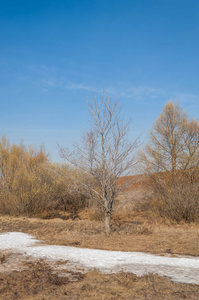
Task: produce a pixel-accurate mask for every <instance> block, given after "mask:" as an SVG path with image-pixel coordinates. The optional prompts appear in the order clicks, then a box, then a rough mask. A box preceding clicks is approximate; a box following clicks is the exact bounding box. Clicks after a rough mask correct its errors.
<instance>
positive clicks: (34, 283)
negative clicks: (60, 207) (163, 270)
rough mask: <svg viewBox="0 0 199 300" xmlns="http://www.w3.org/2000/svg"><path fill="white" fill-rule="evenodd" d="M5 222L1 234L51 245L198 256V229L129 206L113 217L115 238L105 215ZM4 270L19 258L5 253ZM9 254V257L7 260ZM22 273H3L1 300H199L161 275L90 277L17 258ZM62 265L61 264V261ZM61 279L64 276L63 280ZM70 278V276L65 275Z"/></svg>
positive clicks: (198, 294)
mask: <svg viewBox="0 0 199 300" xmlns="http://www.w3.org/2000/svg"><path fill="white" fill-rule="evenodd" d="M43 217H45V218H48V219H44V218H26V217H10V216H1V217H0V233H3V232H8V231H18V232H24V233H29V234H32V235H34V236H35V237H36V238H37V239H40V240H42V241H44V242H46V243H47V244H56V245H71V246H80V247H89V248H95V249H106V250H122V251H143V252H148V253H155V254H159V255H164V254H165V253H169V254H171V255H172V256H177V255H179V254H180V255H193V256H199V225H197V224H190V225H187V224H181V225H172V224H165V222H162V220H161V219H157V217H155V216H154V215H153V214H152V213H150V214H149V213H143V212H142V213H141V212H140V213H138V212H135V211H134V210H130V209H129V208H128V207H124V208H123V209H121V210H118V211H117V213H115V214H114V215H113V219H112V229H113V232H112V235H110V236H106V235H105V233H104V224H103V221H101V220H100V216H99V215H98V214H97V213H96V212H95V211H93V210H92V209H90V210H87V211H84V212H81V213H79V215H78V216H77V217H76V218H75V219H74V220H72V219H71V218H69V215H67V214H61V213H60V214H57V215H54V217H56V218H52V219H49V217H50V216H49V215H43ZM0 255H1V258H2V259H1V261H2V265H5V266H6V264H7V263H9V259H10V261H11V259H12V260H14V259H15V257H14V256H13V254H11V255H10V256H9V255H8V254H7V253H5V254H3V253H1V254H0ZM3 255H4V256H3ZM18 259H19V260H20V264H19V265H20V266H21V268H19V269H18V270H15V271H11V270H10V271H9V272H8V271H7V272H1V273H0V299H2V300H4V299H24V300H25V299H27V300H28V299H199V286H198V285H190V284H182V283H174V282H171V281H169V279H167V278H163V277H159V276H157V275H152V274H149V275H145V276H143V277H137V276H136V275H133V274H130V273H119V274H109V275H105V274H101V273H98V272H96V271H92V272H88V273H86V274H84V273H82V272H78V271H74V272H72V271H68V272H67V271H65V274H61V273H59V272H57V271H56V268H55V266H53V265H48V263H47V262H44V261H41V260H39V261H36V260H31V259H30V258H29V259H24V258H23V257H21V258H18ZM57 264H58V265H59V262H57ZM60 275H61V276H60ZM66 275H67V276H66Z"/></svg>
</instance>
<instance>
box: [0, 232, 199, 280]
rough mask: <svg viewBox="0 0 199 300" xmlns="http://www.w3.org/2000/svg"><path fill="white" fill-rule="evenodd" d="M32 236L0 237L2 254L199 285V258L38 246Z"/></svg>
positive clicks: (15, 234)
mask: <svg viewBox="0 0 199 300" xmlns="http://www.w3.org/2000/svg"><path fill="white" fill-rule="evenodd" d="M37 242H39V241H38V240H36V239H35V238H34V237H33V236H31V235H28V234H24V233H19V232H8V233H4V234H0V250H6V249H12V250H15V251H17V252H18V253H23V254H24V255H30V256H33V257H35V258H43V259H49V260H65V261H67V266H73V267H74V266H76V267H78V268H83V269H85V270H91V269H97V270H99V271H100V272H103V273H116V272H122V271H123V272H131V273H134V274H136V275H138V276H141V275H144V274H147V273H156V274H159V275H160V276H167V277H169V278H170V279H172V280H174V281H178V282H185V283H193V284H199V258H198V257H194V258H186V257H178V258H176V257H175V258H173V257H166V256H158V255H152V254H147V253H141V252H122V251H106V250H96V249H85V248H75V247H69V246H53V245H52V246H50V245H43V246H40V245H38V246H37V245H36V243H37Z"/></svg>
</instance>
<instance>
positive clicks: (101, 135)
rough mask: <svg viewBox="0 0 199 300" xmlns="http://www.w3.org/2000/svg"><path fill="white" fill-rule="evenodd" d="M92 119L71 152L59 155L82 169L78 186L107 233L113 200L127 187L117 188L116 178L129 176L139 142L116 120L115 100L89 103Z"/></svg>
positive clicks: (94, 100)
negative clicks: (95, 207) (101, 212)
mask: <svg viewBox="0 0 199 300" xmlns="http://www.w3.org/2000/svg"><path fill="white" fill-rule="evenodd" d="M88 108H89V112H90V116H91V118H92V126H91V130H89V131H87V132H86V133H85V134H84V135H83V138H82V141H81V142H80V143H79V144H76V145H74V149H73V151H72V152H71V151H69V150H68V149H64V148H63V147H60V152H61V156H62V157H63V158H64V159H66V160H67V161H68V162H70V163H71V164H72V165H73V166H75V167H77V168H79V169H82V170H83V174H84V175H83V176H82V179H81V184H82V185H83V186H84V187H85V188H86V189H87V191H88V192H89V194H90V197H91V198H92V199H93V200H94V201H96V202H97V203H98V204H99V206H100V207H101V209H103V210H104V212H105V228H106V233H107V234H110V232H111V227H110V219H111V214H112V212H113V210H114V209H113V203H114V200H115V199H116V197H117V196H118V195H119V194H120V193H121V192H124V190H125V188H126V185H127V184H128V183H129V182H128V181H126V182H125V184H123V185H118V184H117V181H118V178H119V177H120V176H122V175H128V174H132V171H133V167H134V165H135V157H134V155H133V154H134V150H135V149H136V147H137V145H138V139H137V140H135V141H134V142H129V141H128V139H127V136H128V131H129V123H125V122H124V121H123V120H122V119H121V118H120V117H119V108H118V103H117V101H111V99H110V98H109V97H108V96H107V95H105V96H102V98H101V99H97V98H94V99H93V101H90V102H88Z"/></svg>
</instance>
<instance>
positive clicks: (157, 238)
mask: <svg viewBox="0 0 199 300" xmlns="http://www.w3.org/2000/svg"><path fill="white" fill-rule="evenodd" d="M95 217H96V216H95V213H94V212H93V211H92V210H91V211H87V212H84V213H82V214H80V216H79V218H77V219H75V220H71V219H69V220H62V219H60V218H59V219H58V218H56V219H50V220H43V219H38V218H26V217H18V218H15V217H10V216H2V217H0V233H2V232H8V231H19V232H25V233H29V234H33V235H34V236H35V237H36V238H37V239H39V240H43V241H45V242H46V243H48V244H55V245H78V246H81V247H86V248H95V249H106V250H121V251H143V252H149V253H156V254H163V253H171V254H181V255H185V254H187V255H196V256H199V246H198V245H199V225H196V224H190V225H187V224H181V225H171V224H168V225H165V224H162V223H161V220H156V221H154V220H155V219H154V216H153V215H152V214H151V215H149V214H148V215H146V214H145V213H135V212H131V213H129V214H128V213H127V212H125V211H122V210H121V211H120V212H119V211H118V213H117V214H115V215H113V220H112V229H113V232H112V235H111V236H106V235H105V233H104V224H103V222H102V221H98V220H96V219H97V217H96V218H95ZM88 218H90V219H91V220H90V219H88Z"/></svg>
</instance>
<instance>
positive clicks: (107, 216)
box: [105, 211, 111, 235]
mask: <svg viewBox="0 0 199 300" xmlns="http://www.w3.org/2000/svg"><path fill="white" fill-rule="evenodd" d="M110 221H111V213H110V211H105V229H106V234H107V235H109V234H110V233H111V225H110Z"/></svg>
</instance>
